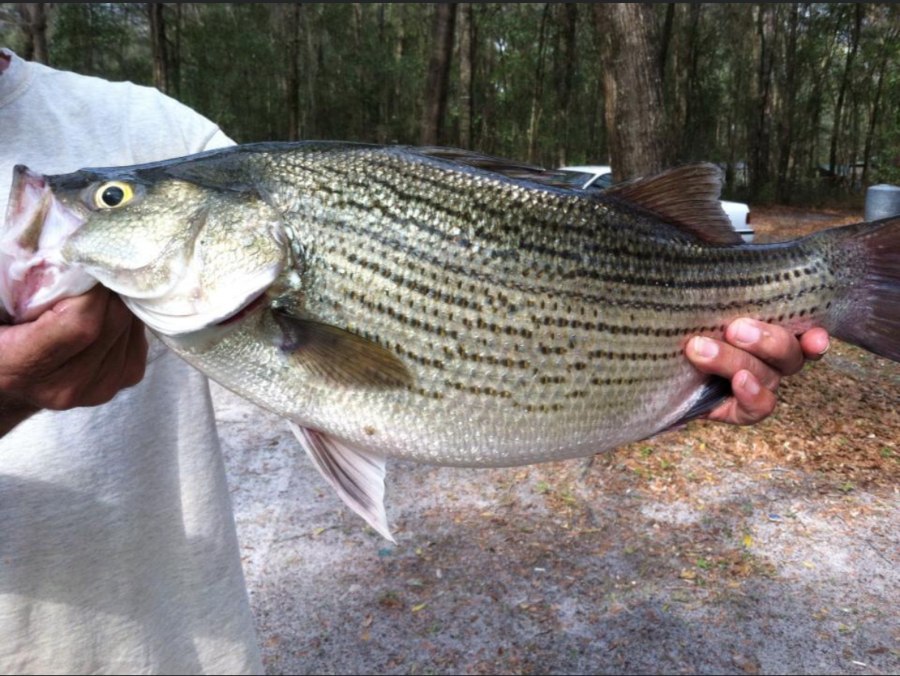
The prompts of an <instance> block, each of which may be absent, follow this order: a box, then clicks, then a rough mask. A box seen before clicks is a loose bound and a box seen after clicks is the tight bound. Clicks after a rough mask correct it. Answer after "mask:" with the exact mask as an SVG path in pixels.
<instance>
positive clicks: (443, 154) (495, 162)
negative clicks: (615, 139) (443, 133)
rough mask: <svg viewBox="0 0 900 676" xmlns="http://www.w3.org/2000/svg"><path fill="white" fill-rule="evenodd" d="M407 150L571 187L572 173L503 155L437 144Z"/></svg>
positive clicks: (496, 171) (544, 182)
mask: <svg viewBox="0 0 900 676" xmlns="http://www.w3.org/2000/svg"><path fill="white" fill-rule="evenodd" d="M408 150H410V151H412V152H415V153H416V154H418V155H421V156H423V157H430V158H433V159H437V160H444V161H447V162H453V163H454V164H459V165H463V166H466V167H472V168H473V169H481V170H482V171H490V172H491V173H494V174H500V175H501V176H505V177H506V178H511V179H515V180H524V181H531V182H532V183H541V184H543V185H549V186H553V187H556V188H571V187H572V174H570V173H568V172H565V171H557V170H553V169H543V168H541V167H536V166H533V165H530V164H523V163H522V162H516V161H514V160H508V159H506V158H503V157H493V156H492V155H483V154H481V153H476V152H473V151H471V150H462V149H460V148H442V147H438V146H423V147H416V148H409V149H408Z"/></svg>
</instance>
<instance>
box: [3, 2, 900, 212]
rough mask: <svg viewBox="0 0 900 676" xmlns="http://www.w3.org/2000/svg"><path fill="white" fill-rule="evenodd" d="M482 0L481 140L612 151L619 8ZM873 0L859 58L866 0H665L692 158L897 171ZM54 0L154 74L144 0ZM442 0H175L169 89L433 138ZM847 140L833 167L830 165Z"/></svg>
mask: <svg viewBox="0 0 900 676" xmlns="http://www.w3.org/2000/svg"><path fill="white" fill-rule="evenodd" d="M670 7H671V10H670ZM19 8H20V5H16V4H13V3H3V4H0V43H2V44H6V45H9V46H11V47H12V48H13V49H16V50H17V51H20V52H24V50H25V49H26V45H27V44H28V40H27V37H28V36H27V30H28V27H27V25H26V23H27V22H23V21H21V20H20V17H21V16H22V15H21V10H20V9H19ZM472 9H473V11H472V21H473V25H474V31H473V34H472V35H473V43H474V47H473V53H474V60H473V64H472V66H473V68H472V89H471V97H472V105H471V110H472V119H471V146H472V148H473V149H477V150H480V151H483V152H486V153H491V154H496V155H502V156H508V157H513V158H518V159H522V160H529V161H532V162H535V163H538V164H543V165H545V166H558V165H561V164H576V163H578V164H580V163H593V164H606V163H607V162H608V154H607V145H606V136H607V134H606V122H605V120H604V109H603V104H604V101H603V91H604V86H603V85H604V83H603V75H604V67H603V64H602V63H601V57H600V51H599V49H598V41H599V40H598V39H599V38H600V37H601V36H602V35H603V31H604V30H605V29H606V27H605V26H602V25H597V23H596V22H597V19H596V17H595V15H594V13H593V8H592V6H591V5H590V4H582V3H576V4H571V3H570V4H565V3H475V4H473V6H472ZM863 10H864V14H863V23H862V29H861V31H860V35H859V46H858V50H857V51H856V52H855V58H854V59H848V54H849V53H850V52H851V51H852V44H853V38H854V17H855V12H856V6H855V5H853V4H851V3H768V4H757V3H725V4H715V3H708V4H707V3H699V4H698V3H694V4H691V3H676V4H674V5H671V6H670V5H666V4H662V5H658V9H657V12H658V19H659V28H660V32H661V33H662V31H663V30H664V26H665V25H666V19H667V18H670V19H671V32H670V33H669V34H668V38H667V39H666V40H661V41H660V44H666V45H667V49H666V50H665V53H664V54H660V64H661V65H662V64H664V68H663V70H662V71H661V72H662V74H663V83H664V90H665V106H666V113H667V117H668V120H669V124H668V127H669V129H670V138H669V142H670V143H671V145H672V147H673V148H675V149H676V155H677V158H678V161H679V162H682V163H684V162H691V161H698V160H704V161H714V162H718V163H720V164H721V165H722V166H723V167H726V169H727V179H728V185H727V192H728V193H729V194H731V195H735V196H739V197H749V198H751V199H752V200H754V201H759V200H776V201H780V202H788V201H794V202H797V201H808V202H816V201H821V200H822V199H823V198H824V197H828V198H833V197H834V196H835V195H838V196H839V195H842V194H846V195H850V196H853V195H856V196H858V195H859V194H860V193H861V191H862V188H863V187H864V186H863V178H864V179H865V182H866V183H874V182H882V181H889V182H897V181H900V118H898V116H897V115H896V112H895V111H896V110H898V108H900V9H898V6H897V5H895V4H893V3H867V4H865V5H864V6H863ZM47 11H48V16H49V19H50V24H49V28H48V32H47V35H48V42H49V51H50V61H51V65H53V66H55V67H58V68H62V69H71V70H75V71H78V72H82V73H87V74H94V75H100V76H103V77H107V78H110V79H115V80H120V79H129V80H132V81H135V82H138V83H141V84H152V82H153V73H154V70H153V59H154V54H153V51H152V46H151V45H152V40H151V38H152V36H151V34H150V25H149V15H148V11H147V5H146V3H56V4H53V5H52V6H49V9H48V10H47ZM434 11H435V10H434V6H433V5H431V4H425V3H382V4H371V3H302V4H299V5H298V4H295V3H290V4H288V3H178V4H176V3H166V4H165V10H164V23H165V36H166V46H167V56H166V60H167V72H169V73H171V76H170V77H171V79H170V83H169V91H168V93H169V94H171V95H173V96H175V97H176V98H179V99H180V100H182V101H184V102H185V103H187V104H188V105H190V106H192V107H194V108H196V109H197V110H199V111H200V112H202V113H204V114H205V115H207V116H208V117H210V118H211V119H213V120H215V121H216V122H218V123H219V124H220V125H221V126H222V128H223V129H224V130H225V131H226V132H227V133H228V134H229V135H231V136H232V137H233V138H235V139H236V140H238V141H241V142H249V141H258V140H278V139H286V138H290V137H292V136H293V135H296V136H297V137H299V138H308V139H316V138H330V139H347V140H361V141H373V142H379V143H416V142H417V141H418V138H419V135H420V134H419V125H420V123H421V120H422V116H423V108H424V102H425V98H426V97H425V91H424V89H425V83H426V74H427V67H428V61H429V55H430V51H431V49H432V45H431V44H430V41H431V22H432V17H433V13H434ZM670 11H671V15H669V14H668V12H670ZM17 17H19V18H17ZM456 45H457V46H456V48H455V51H454V54H453V55H452V58H451V60H450V62H451V72H450V78H449V99H448V106H447V112H446V116H445V120H444V137H445V138H446V139H447V140H448V143H449V144H451V145H455V144H457V143H458V139H459V138H460V136H461V133H460V127H461V120H462V110H463V109H462V106H463V105H464V101H465V96H464V94H465V93H464V92H463V91H462V88H461V79H460V53H459V47H458V45H459V30H457V41H456ZM848 64H849V70H848ZM845 71H846V72H847V77H846V78H845ZM845 81H846V87H844V84H843V83H844V82H845ZM842 88H845V91H844V105H843V108H842V109H841V110H840V117H839V118H838V117H836V115H835V113H836V111H837V110H838V106H837V101H838V99H839V96H840V92H841V90H842ZM619 123H620V124H627V121H620V122H619ZM832 140H833V142H834V143H835V144H836V167H835V171H834V174H835V175H834V176H832V177H830V178H828V179H823V177H822V176H821V175H820V174H821V173H822V170H821V167H824V170H825V171H826V172H827V170H828V169H829V167H828V166H827V165H828V161H829V154H830V146H831V144H832ZM863 167H865V169H863ZM863 171H865V177H863V175H862V174H863Z"/></svg>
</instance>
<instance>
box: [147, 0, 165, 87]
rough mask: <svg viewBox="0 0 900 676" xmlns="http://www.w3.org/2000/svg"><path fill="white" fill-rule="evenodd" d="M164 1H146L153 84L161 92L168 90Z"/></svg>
mask: <svg viewBox="0 0 900 676" xmlns="http://www.w3.org/2000/svg"><path fill="white" fill-rule="evenodd" d="M165 8H166V6H165V3H162V2H148V3H147V12H148V14H149V15H150V47H151V51H152V53H153V84H154V85H155V86H156V88H157V89H159V90H160V91H161V92H168V91H169V64H168V61H169V60H168V57H167V51H168V46H167V44H166V20H165Z"/></svg>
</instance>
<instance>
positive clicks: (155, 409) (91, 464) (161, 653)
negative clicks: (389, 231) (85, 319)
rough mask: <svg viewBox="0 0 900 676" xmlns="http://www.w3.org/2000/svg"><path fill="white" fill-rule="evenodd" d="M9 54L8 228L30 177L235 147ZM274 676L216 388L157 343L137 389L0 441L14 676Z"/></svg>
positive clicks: (102, 86)
mask: <svg viewBox="0 0 900 676" xmlns="http://www.w3.org/2000/svg"><path fill="white" fill-rule="evenodd" d="M6 53H7V54H10V53H9V52H6ZM11 56H12V61H11V63H10V66H9V68H8V69H7V70H6V71H4V72H2V73H0V215H2V214H5V212H6V203H7V199H8V193H9V187H10V183H11V179H12V167H13V166H14V165H15V164H26V165H28V166H29V167H30V168H31V169H33V170H35V171H39V172H43V173H64V172H69V171H74V170H76V169H79V168H83V167H90V166H95V167H96V166H115V165H125V164H137V163H142V162H150V161H156V160H160V159H165V158H168V157H175V156H180V155H186V154H190V153H193V152H199V151H201V150H205V149H210V148H214V147H219V146H223V145H229V144H230V143H231V141H230V140H229V139H228V138H227V137H226V136H225V135H224V134H223V133H222V132H221V131H220V130H219V129H218V127H216V125H214V124H213V123H212V122H210V121H209V120H207V119H205V118H204V117H202V116H200V115H198V114H197V113H195V112H193V111H192V110H190V109H189V108H187V107H185V106H183V105H181V104H180V103H178V102H176V101H174V100H172V99H170V98H167V97H165V96H163V95H162V94H160V93H159V92H158V91H156V90H155V89H151V88H148V87H138V86H135V85H133V84H131V83H110V82H106V81H104V80H100V79H97V78H91V77H84V76H81V75H76V74H74V73H67V72H61V71H56V70H53V69H51V68H47V67H45V66H42V65H40V64H34V63H28V62H25V61H23V60H22V59H19V58H18V57H16V56H15V55H11ZM261 671H262V664H261V661H260V657H259V651H258V648H257V645H256V637H255V634H254V630H253V621H252V616H251V614H250V609H249V604H248V601H247V592H246V586H245V584H244V578H243V572H242V570H241V563H240V558H239V554H238V545H237V536H236V533H235V527H234V519H233V516H232V511H231V503H230V499H229V494H228V488H227V485H226V481H225V471H224V466H223V462H222V457H221V453H220V449H219V442H218V437H217V434H216V429H215V421H214V418H213V411H212V405H211V401H210V396H209V389H208V385H207V382H206V379H205V378H204V377H203V376H201V375H200V374H199V373H198V372H196V371H195V370H193V369H192V368H190V367H188V366H187V365H186V364H185V363H184V362H182V361H181V360H180V359H179V358H178V357H176V356H175V355H174V354H173V353H171V352H169V351H168V350H166V349H165V348H163V347H162V345H161V344H160V343H158V342H156V341H154V343H153V344H152V345H151V352H150V357H149V363H148V366H147V373H146V376H145V378H144V380H143V381H142V382H141V383H140V384H139V385H137V386H136V387H133V388H131V389H128V390H124V391H122V392H120V393H119V394H118V395H117V396H116V397H115V398H114V399H113V400H112V401H111V402H109V403H108V404H106V405H104V406H99V407H95V408H79V409H73V410H70V411H64V412H51V411H43V412H41V413H38V414H36V415H35V416H33V417H31V418H29V419H28V420H26V421H25V422H23V423H21V424H20V425H18V426H17V427H16V428H15V429H13V430H12V431H11V432H10V433H9V434H7V435H6V436H5V437H3V438H2V439H0V672H4V673H23V672H26V673H185V674H189V673H253V672H261Z"/></svg>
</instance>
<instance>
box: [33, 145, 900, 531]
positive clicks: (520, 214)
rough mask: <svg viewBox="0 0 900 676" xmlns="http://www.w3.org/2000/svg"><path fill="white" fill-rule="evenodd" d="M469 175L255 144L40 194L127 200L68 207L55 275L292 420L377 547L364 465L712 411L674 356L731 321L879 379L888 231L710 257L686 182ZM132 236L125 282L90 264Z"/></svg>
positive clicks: (422, 162)
mask: <svg viewBox="0 0 900 676" xmlns="http://www.w3.org/2000/svg"><path fill="white" fill-rule="evenodd" d="M489 165H490V162H489V161H488V160H487V159H486V158H477V157H476V158H475V159H473V158H472V157H469V156H466V155H463V154H459V155H454V154H453V152H451V151H447V152H440V151H422V150H418V149H410V148H402V147H387V148H386V147H377V146H364V145H348V144H320V143H309V144H291V145H287V144H277V145H276V144H264V145H259V146H244V147H238V148H237V149H232V150H226V151H220V152H216V153H212V154H207V155H204V156H200V157H195V158H185V159H183V160H180V161H173V162H170V163H160V164H157V165H149V166H146V167H138V168H131V169H129V170H108V171H107V170H104V171H101V172H96V171H95V172H93V173H84V174H82V175H80V177H78V178H76V175H69V176H67V177H59V178H54V177H51V178H50V179H48V181H49V186H50V190H51V192H52V193H53V195H54V198H55V199H58V200H61V201H62V202H63V203H64V204H66V205H67V208H69V209H71V210H73V211H74V210H77V206H76V205H75V203H74V202H75V200H76V199H80V200H82V202H84V199H85V198H84V194H85V191H87V194H92V191H96V190H98V189H99V187H102V186H104V185H109V184H110V183H111V182H115V181H119V182H123V183H125V184H127V185H132V186H134V192H135V194H136V195H137V197H135V198H134V204H129V205H125V206H123V207H122V208H112V209H95V210H93V211H91V210H88V211H89V213H88V214H87V215H86V216H85V217H84V220H85V222H84V223H83V224H82V225H80V226H79V227H78V228H77V229H76V230H75V232H74V234H72V235H71V236H68V237H67V238H66V241H65V244H64V245H63V246H62V248H61V254H60V255H61V257H62V258H63V259H64V261H65V264H66V265H70V266H73V267H77V268H81V269H83V270H85V271H86V273H87V274H89V275H91V276H92V277H94V278H96V279H98V280H99V281H100V282H101V283H103V284H104V285H106V286H108V287H109V288H111V289H113V290H115V291H117V292H119V293H120V294H121V295H122V296H123V298H125V299H126V302H128V303H129V305H130V307H131V308H132V309H133V310H134V311H135V313H136V314H138V316H140V317H141V318H142V319H144V320H145V321H146V322H147V324H148V325H149V326H150V327H151V328H154V329H155V330H156V331H157V332H158V333H159V334H160V336H161V337H162V338H163V340H164V341H165V342H166V343H167V344H168V345H169V346H170V347H171V348H172V349H174V350H175V351H176V352H178V353H179V354H180V355H181V356H182V357H183V358H185V359H186V360H187V361H188V362H190V363H191V364H193V365H195V366H196V367H197V368H199V369H200V370H202V371H203V372H204V373H206V374H207V375H209V376H210V377H211V378H213V379H214V380H217V381H218V382H220V383H222V384H223V385H225V386H226V387H228V388H230V389H232V390H234V391H235V392H237V393H238V394H240V395H243V396H245V397H247V398H248V399H250V400H252V401H254V402H256V403H258V404H260V405H262V406H264V407H266V408H268V409H270V410H272V411H274V412H276V413H278V414H280V415H282V416H284V417H286V418H288V419H289V420H290V421H292V423H294V425H295V428H296V429H295V431H296V432H297V434H298V437H299V438H300V439H301V441H302V442H303V443H304V446H305V447H306V448H307V450H308V451H310V453H311V454H312V455H313V457H314V458H316V459H317V462H318V464H319V467H320V469H321V470H322V471H323V473H324V474H325V475H326V476H328V477H329V480H331V481H332V483H333V484H335V487H336V488H338V490H339V492H342V497H344V498H345V499H346V500H348V502H349V503H351V505H352V506H354V508H355V509H357V511H360V512H361V513H363V514H364V516H366V518H368V519H369V520H370V523H373V524H374V525H376V527H378V528H379V530H381V532H385V533H386V526H384V525H383V524H381V525H378V524H379V523H381V521H382V519H383V517H381V516H378V515H375V516H372V514H371V513H368V514H367V512H371V511H372V509H374V510H375V511H376V512H377V511H378V509H377V508H378V506H377V505H369V506H368V507H367V504H368V503H375V502H380V499H381V498H380V493H379V492H378V489H377V488H376V489H371V490H370V489H369V488H366V485H367V481H369V479H371V478H372V476H371V475H372V472H370V471H369V469H368V468H367V465H366V463H367V462H369V461H371V463H372V464H373V465H374V466H376V469H375V470H374V473H375V474H376V475H377V474H378V473H379V472H383V469H381V466H382V463H381V459H382V458H384V457H403V458H408V459H412V460H417V461H422V462H429V463H437V464H449V465H469V466H499V465H516V464H524V463H531V462H537V461H544V460H557V459H562V458H570V457H576V456H583V455H588V454H591V453H596V452H598V451H602V450H605V449H609V448H613V447H616V446H618V445H621V444H623V443H626V442H629V441H634V440H637V439H641V438H645V437H647V436H650V435H653V434H655V433H658V432H660V431H662V430H665V429H668V428H670V427H672V426H673V425H676V424H678V423H679V422H682V421H684V420H687V419H690V418H692V417H696V416H698V415H701V414H702V413H704V412H706V411H708V410H710V408H712V406H714V405H715V403H716V402H718V401H720V400H721V398H722V397H723V396H725V395H726V394H727V387H726V386H723V383H722V382H718V381H715V380H710V379H709V377H708V376H704V375H702V374H700V373H699V372H697V371H696V370H695V369H693V367H692V366H691V365H690V364H689V363H688V362H687V360H686V359H685V357H684V354H683V350H684V345H685V343H686V342H687V340H688V339H689V338H690V337H691V336H694V335H698V334H701V335H709V336H715V337H719V336H721V335H722V334H723V332H724V328H725V326H726V325H727V324H728V323H729V322H730V321H731V320H733V319H734V318H737V317H741V316H750V317H755V318H758V319H761V320H763V321H766V322H772V323H777V324H781V325H783V326H786V327H788V328H790V329H792V330H794V331H798V332H799V331H802V330H805V329H807V328H809V327H811V326H813V325H819V326H824V327H826V328H828V329H829V330H831V331H833V332H836V333H837V334H838V335H840V336H844V337H847V338H848V339H849V340H852V341H854V342H857V343H858V344H862V345H864V346H866V347H869V348H870V349H874V350H875V351H878V352H880V353H882V354H886V355H887V356H890V357H892V358H894V359H897V358H898V348H897V342H898V339H897V330H896V329H897V328H898V324H897V312H896V310H897V309H898V305H900V302H898V300H897V295H898V294H897V284H898V280H897V276H898V275H897V265H896V264H897V261H898V260H900V256H898V252H897V249H898V248H900V244H898V242H897V240H898V226H897V223H896V222H884V223H881V224H875V225H872V224H860V225H857V226H849V227H847V228H844V229H839V230H834V231H829V232H826V233H820V234H818V235H815V236H812V237H809V238H806V239H802V240H797V241H793V242H789V243H784V244H773V245H743V244H737V243H735V244H726V243H723V242H728V241H730V240H729V235H728V234H727V227H726V228H725V229H724V230H723V227H725V226H722V220H723V219H724V216H722V219H719V218H718V216H720V215H721V214H719V213H718V212H715V209H717V207H709V205H710V204H715V198H716V197H717V194H716V193H717V183H716V181H717V176H716V174H715V172H714V171H712V170H710V169H709V168H708V167H707V168H704V167H701V168H699V169H696V168H693V169H685V170H676V171H675V172H670V173H669V174H667V175H664V176H662V177H658V178H656V179H651V180H650V181H647V182H642V183H636V184H631V185H628V186H625V187H623V188H622V189H621V190H619V191H616V190H613V191H612V192H608V193H603V194H599V193H591V192H588V191H582V190H576V189H570V188H567V187H563V186H560V185H557V184H555V183H554V181H553V180H550V179H547V178H546V177H544V176H539V175H537V174H532V173H529V170H528V169H527V168H517V167H514V166H512V167H511V166H509V165H502V166H501V167H500V170H499V171H495V170H493V169H494V167H492V166H489ZM692 182H696V183H698V184H700V185H699V187H695V186H692ZM710 186H712V187H710ZM76 187H77V188H76ZM137 193H140V194H137ZM76 194H77V195H79V196H80V197H77V198H76V197H73V195H76ZM704 209H707V211H708V210H709V209H713V211H708V214H711V215H708V214H707V215H702V216H701V217H698V220H699V221H701V222H700V224H699V225H697V224H691V223H687V224H685V221H690V214H691V213H692V212H694V211H696V212H698V213H702V214H706V213H707V212H704V211H703V210H704ZM130 212H131V213H130ZM161 214H166V216H165V217H163V216H161ZM172 214H177V218H172V217H171V215H172ZM670 214H671V215H672V217H671V218H668V217H667V216H669V215H670ZM685 214H687V216H685ZM161 220H166V222H167V223H169V225H167V226H165V227H161V226H160V225H159V224H160V222H161ZM673 222H674V223H675V225H673ZM154 229H156V230H158V231H160V230H161V231H162V232H161V233H157V234H158V235H159V236H158V237H157V236H156V235H154V234H153V232H152V231H153V230H154ZM137 232H140V233H141V239H140V246H141V251H142V252H143V253H142V254H141V256H140V257H141V259H142V260H141V261H140V263H141V265H133V264H129V263H128V261H127V259H129V258H131V259H134V258H136V257H137V256H136V254H135V253H134V252H131V253H128V252H125V251H124V250H125V249H127V247H126V246H120V247H118V250H117V247H114V246H113V247H111V246H110V241H113V242H115V241H122V242H124V241H130V240H129V239H128V238H133V237H134V236H135V233H137ZM147 252H154V253H147ZM247 271H251V272H247ZM207 296H208V298H207ZM341 458H344V460H342V459H341ZM347 458H349V460H348V459H347ZM359 458H363V459H364V461H363V462H362V467H361V466H360V462H359ZM357 475H359V476H358V477H357ZM382 475H383V474H382ZM347 476H350V478H349V479H347ZM353 477H357V478H353ZM378 481H379V479H378V477H377V476H376V477H375V479H374V483H376V484H377V483H378ZM373 495H374V498H373ZM354 502H356V503H357V504H356V505H353V503H354ZM370 508H371V509H370Z"/></svg>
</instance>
